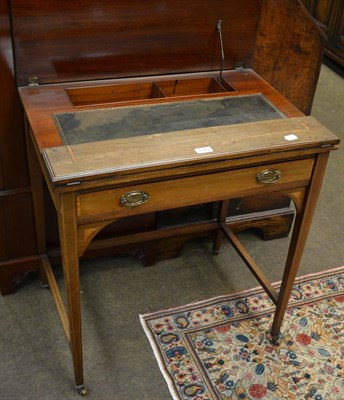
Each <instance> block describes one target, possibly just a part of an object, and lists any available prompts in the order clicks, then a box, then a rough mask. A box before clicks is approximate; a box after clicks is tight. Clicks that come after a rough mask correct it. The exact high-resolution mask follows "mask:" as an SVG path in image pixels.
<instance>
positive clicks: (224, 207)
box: [213, 200, 229, 254]
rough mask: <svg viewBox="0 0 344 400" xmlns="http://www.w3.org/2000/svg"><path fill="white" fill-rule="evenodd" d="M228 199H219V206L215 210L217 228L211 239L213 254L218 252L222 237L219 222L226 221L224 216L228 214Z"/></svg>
mask: <svg viewBox="0 0 344 400" xmlns="http://www.w3.org/2000/svg"><path fill="white" fill-rule="evenodd" d="M228 207H229V200H223V201H219V208H218V211H217V222H218V224H219V229H218V230H217V232H216V233H215V238H214V241H213V252H214V254H219V252H220V247H221V242H222V238H223V233H222V229H220V224H221V223H222V222H226V217H227V214H228Z"/></svg>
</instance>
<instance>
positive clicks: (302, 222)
mask: <svg viewBox="0 0 344 400" xmlns="http://www.w3.org/2000/svg"><path fill="white" fill-rule="evenodd" d="M328 156H329V153H323V154H319V155H318V156H317V159H316V162H315V165H314V170H313V174H312V180H311V184H310V187H309V190H308V194H307V195H306V196H305V199H304V201H303V204H302V206H301V209H300V210H298V215H297V217H296V220H295V224H294V229H293V234H292V238H291V242H290V246H289V252H288V256H287V260H286V265H285V269H284V273H283V278H282V283H281V289H280V292H279V296H278V302H277V307H276V311H275V316H274V319H273V323H272V328H271V339H272V341H274V342H278V338H279V336H280V329H281V325H282V321H283V317H284V314H285V311H286V308H287V305H288V302H289V298H290V294H291V290H292V287H293V284H294V280H295V277H296V274H297V271H298V268H299V264H300V261H301V257H302V253H303V250H304V247H305V243H306V239H307V236H308V232H309V229H310V226H311V222H312V217H313V214H314V211H315V207H316V203H317V200H318V197H319V193H320V188H321V184H322V181H323V177H324V174H325V169H326V165H327V160H328Z"/></svg>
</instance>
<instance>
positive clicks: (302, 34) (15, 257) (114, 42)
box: [0, 0, 323, 294]
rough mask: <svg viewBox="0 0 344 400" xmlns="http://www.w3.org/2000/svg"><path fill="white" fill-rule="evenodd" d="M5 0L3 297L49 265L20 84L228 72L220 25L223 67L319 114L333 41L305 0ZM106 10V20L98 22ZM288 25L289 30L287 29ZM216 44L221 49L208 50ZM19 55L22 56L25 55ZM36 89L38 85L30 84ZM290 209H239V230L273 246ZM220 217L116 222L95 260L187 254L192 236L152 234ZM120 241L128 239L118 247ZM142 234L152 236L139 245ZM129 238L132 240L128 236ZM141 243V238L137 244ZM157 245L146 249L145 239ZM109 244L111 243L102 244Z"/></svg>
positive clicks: (244, 205) (0, 165) (0, 63)
mask: <svg viewBox="0 0 344 400" xmlns="http://www.w3.org/2000/svg"><path fill="white" fill-rule="evenodd" d="M160 3H161V2H159V1H151V0H150V1H145V2H138V1H130V2H124V1H118V2H116V3H114V2H111V1H107V0H96V1H94V0H92V1H91V0H86V1H76V0H75V1H73V2H69V3H68V5H65V6H64V7H63V9H62V8H61V3H60V2H59V1H49V2H42V1H39V0H30V1H26V0H5V1H2V2H1V4H0V16H1V21H2V29H1V32H0V86H1V88H2V93H1V96H0V136H1V137H0V140H1V146H0V230H1V231H0V290H1V293H2V294H6V293H13V291H14V290H15V281H17V280H18V279H19V280H20V279H21V277H22V276H23V274H24V273H25V271H28V270H32V269H37V268H39V266H40V258H39V254H38V253H39V250H38V244H37V242H36V241H35V229H36V228H35V225H34V218H33V208H32V199H31V184H30V182H29V178H28V170H27V157H26V150H25V135H24V128H23V114H22V109H21V105H20V100H19V98H18V94H17V91H16V86H17V85H19V86H25V85H27V84H28V83H29V80H30V79H31V78H35V77H37V78H38V81H39V84H40V85H45V84H48V83H56V82H71V81H87V80H98V81H99V80H102V79H109V78H119V77H122V78H124V77H135V76H136V77H139V76H141V77H142V76H149V75H153V74H159V73H164V74H166V73H182V72H192V71H196V70H197V71H206V70H209V71H211V70H217V69H218V68H219V66H220V64H221V53H220V43H219V37H218V32H217V31H216V23H217V21H218V20H220V19H222V21H223V25H222V27H223V36H224V47H225V60H224V63H223V67H224V69H227V70H228V69H235V68H240V67H244V68H253V69H254V70H255V71H256V72H258V73H259V74H260V76H262V77H263V78H264V79H265V80H266V81H267V82H269V83H270V84H271V85H272V86H273V87H274V88H276V89H277V90H278V91H279V92H280V93H282V94H283V95H284V96H286V97H287V98H288V99H289V100H290V101H291V102H292V103H293V104H294V105H295V106H296V107H298V108H299V109H300V110H301V111H302V112H304V113H305V114H308V113H309V112H310V109H311V104H312V100H313V96H314V92H315V87H316V83H317V79H318V74H319V69H320V61H321V51H322V45H323V40H322V38H321V36H320V35H319V32H318V31H317V29H316V27H315V26H314V23H313V22H312V20H311V19H310V17H309V16H308V15H307V13H306V11H305V10H304V9H303V7H302V6H301V5H300V3H299V1H297V0H290V1H285V0H264V1H262V0H250V1H248V2H246V3H245V7H243V6H241V5H239V3H237V2H234V1H228V2H213V1H212V2H208V1H202V2H200V1H196V0H193V1H190V2H188V3H187V6H186V5H185V2H184V1H174V2H173V4H172V3H170V2H166V4H165V7H163V8H162V7H161V4H160ZM95 11H97V12H95ZM286 21H287V23H286ZM209 39H210V40H209ZM14 50H15V51H14ZM32 81H33V80H32V79H31V82H32ZM46 197H47V204H46V205H47V207H46V213H47V218H46V221H48V223H47V226H46V231H47V243H48V249H49V254H50V256H51V258H54V259H55V260H56V262H58V261H59V247H58V230H57V221H56V217H55V213H54V207H53V204H52V203H51V201H50V200H49V196H48V194H47V193H46ZM289 204H290V202H289V200H288V199H287V198H285V197H283V196H282V197H281V196H278V195H276V196H271V197H270V196H269V197H266V196H264V195H262V196H261V195H259V196H257V197H251V196H245V197H244V198H236V199H232V201H231V202H230V204H229V213H230V215H231V217H230V219H231V222H232V223H233V224H234V223H235V226H236V229H238V230H240V229H245V228H248V227H258V228H259V229H262V231H263V232H264V235H265V237H267V238H272V237H278V236H281V235H286V234H287V233H288V232H289V228H290V226H291V223H292V219H293V211H292V210H291V208H290V207H289ZM199 212H201V214H202V218H204V216H205V217H207V218H209V217H211V216H213V213H214V209H213V205H209V206H206V207H203V208H202V209H201V210H200V209H199V208H195V207H192V208H187V209H185V210H178V211H175V212H173V213H172V214H171V213H167V212H164V213H159V214H157V213H149V214H146V215H142V216H138V217H135V218H130V217H129V218H128V219H127V220H125V221H122V222H120V221H119V222H116V223H114V224H112V225H111V226H109V227H107V228H106V229H104V230H103V231H102V233H101V235H102V239H103V240H102V241H101V242H99V244H97V245H91V246H90V247H89V249H88V250H87V252H86V253H85V257H91V256H96V255H103V254H114V253H116V252H117V253H118V252H122V253H123V252H132V253H134V254H135V255H136V256H137V257H138V258H140V259H142V261H143V262H144V263H145V264H151V263H153V262H154V261H155V260H156V259H159V258H164V257H171V256H176V254H178V251H179V249H180V248H181V246H182V244H183V243H184V242H185V241H186V240H188V239H190V238H193V237H197V236H198V235H204V234H205V233H206V232H195V231H193V232H190V233H189V234H187V235H185V236H184V237H174V238H173V237H171V238H166V237H164V238H162V239H159V237H154V238H153V237H150V236H149V235H148V234H146V233H145V232H148V231H151V230H152V229H153V228H155V227H161V226H167V225H169V224H170V223H171V221H175V220H177V219H178V218H184V217H185V215H188V216H189V217H190V219H191V220H194V219H197V218H198V216H199ZM119 232H121V233H122V237H121V240H120V241H117V242H116V243H114V242H113V241H111V240H108V238H109V237H110V236H112V235H113V234H117V233H119ZM139 234H142V235H139ZM123 235H124V236H123ZM139 237H140V240H139V239H138V238H139ZM142 237H143V238H146V240H145V241H144V240H142V239H141V238H142ZM101 243H102V244H101Z"/></svg>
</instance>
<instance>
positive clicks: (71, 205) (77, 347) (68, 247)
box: [58, 193, 86, 396]
mask: <svg viewBox="0 0 344 400" xmlns="http://www.w3.org/2000/svg"><path fill="white" fill-rule="evenodd" d="M58 221H59V233H60V241H61V255H62V264H63V276H64V281H65V286H66V295H67V314H68V321H69V336H70V349H71V353H72V358H73V367H74V376H75V385H76V388H77V390H78V393H79V394H81V395H83V396H84V395H86V390H85V388H84V386H83V385H84V378H83V359H82V337H81V310H80V276H79V257H78V242H77V224H76V212H75V198H74V194H73V193H67V194H63V195H61V198H60V209H59V210H58Z"/></svg>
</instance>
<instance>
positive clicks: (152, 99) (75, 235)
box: [19, 69, 339, 395]
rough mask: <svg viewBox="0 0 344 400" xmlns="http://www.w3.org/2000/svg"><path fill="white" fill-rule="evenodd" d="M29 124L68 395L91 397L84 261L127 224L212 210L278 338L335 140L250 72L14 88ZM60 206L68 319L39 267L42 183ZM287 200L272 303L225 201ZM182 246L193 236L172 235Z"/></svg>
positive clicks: (212, 224)
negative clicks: (290, 210) (68, 371)
mask: <svg viewBox="0 0 344 400" xmlns="http://www.w3.org/2000/svg"><path fill="white" fill-rule="evenodd" d="M19 92H20V95H21V99H22V102H23V105H24V109H25V113H26V121H27V136H28V155H29V164H30V176H31V182H32V187H33V200H34V209H35V220H36V227H37V241H38V244H39V252H40V254H41V258H42V265H43V270H44V274H45V277H46V279H47V280H48V282H49V285H50V289H51V293H52V295H53V297H54V300H55V302H56V306H57V309H58V312H59V315H60V318H61V321H62V325H63V328H64V331H65V334H66V338H67V341H68V343H69V345H70V349H71V353H72V358H73V365H74V373H75V384H76V387H77V389H78V392H79V393H80V394H81V395H85V394H86V389H85V388H84V378H83V357H82V340H81V314H80V282H79V257H80V256H81V255H82V254H83V253H84V251H85V249H86V248H87V246H88V245H89V243H90V242H91V240H92V239H93V238H94V236H95V235H96V234H97V233H98V232H99V231H100V230H101V229H102V228H104V227H105V226H107V225H109V224H110V223H112V222H114V221H116V220H118V219H120V218H123V217H127V216H135V215H140V214H144V213H148V212H153V211H154V212H155V211H161V210H168V209H172V208H177V207H183V206H191V205H196V204H201V203H207V202H218V204H219V206H218V216H217V218H216V219H215V220H211V221H205V222H198V223H197V225H198V228H199V225H203V226H204V229H212V230H213V231H214V232H216V234H215V235H214V242H213V247H214V251H215V252H218V251H219V249H220V243H221V240H222V238H223V237H225V238H227V239H228V240H229V241H230V242H231V243H232V244H233V246H234V248H235V249H236V250H237V252H238V253H239V255H240V256H241V258H242V259H243V261H244V263H245V264H246V265H247V266H248V268H249V269H250V270H251V271H252V273H253V274H254V275H255V277H256V278H257V280H258V281H259V283H260V284H261V285H262V286H263V288H264V289H265V290H266V292H267V294H268V295H269V296H270V298H271V299H272V301H273V302H274V303H275V304H276V312H275V314H274V318H273V321H272V328H271V340H272V341H277V340H278V338H279V335H280V329H281V324H282V320H283V316H284V313H285V310H286V307H287V304H288V299H289V296H290V292H291V289H292V285H293V282H294V279H295V276H296V273H297V270H298V266H299V262H300V259H301V255H302V251H303V248H304V245H305V241H306V237H307V234H308V231H309V228H310V225H311V219H312V216H313V212H314V209H315V206H316V202H317V198H318V196H319V192H320V188H321V183H322V180H323V176H324V172H325V168H326V164H327V160H328V156H329V153H330V151H332V150H334V149H336V148H337V145H338V143H339V140H338V138H336V137H335V136H334V135H333V134H331V133H330V132H329V131H328V130H327V129H326V128H324V127H323V126H321V125H320V124H319V123H318V122H317V121H316V120H314V119H313V118H311V117H305V116H303V114H302V113H301V112H300V111H298V110H297V108H295V107H294V106H293V105H292V104H291V103H290V102H288V101H287V100H286V99H285V98H284V97H283V96H282V95H280V94H279V93H278V92H277V91H276V90H275V89H273V88H272V87H271V86H270V85H268V84H267V83H266V82H265V81H264V80H263V79H262V78H260V77H259V76H258V75H257V74H256V73H255V72H253V71H252V70H250V69H239V70H232V71H225V72H223V74H222V73H221V74H219V73H218V72H211V73H203V74H184V75H177V76H175V75H170V76H166V75H165V76H156V77H154V78H150V79H144V78H141V79H131V80H130V79H122V80H116V81H111V80H109V81H104V82H102V84H101V85H99V83H98V84H97V83H96V82H85V83H84V84H80V83H79V84H77V83H69V84H68V83H61V84H54V85H44V86H42V87H40V86H33V87H21V88H19ZM42 173H43V176H44V179H45V182H46V185H47V187H48V189H49V192H50V194H51V197H52V200H53V203H54V205H55V208H56V211H57V215H58V224H59V235H60V244H61V256H62V263H63V274H64V280H65V285H66V297H67V307H66V308H65V307H64V304H63V300H62V298H61V295H60V293H59V290H58V287H57V284H56V281H55V278H54V275H53V271H52V269H51V267H50V264H49V260H48V257H47V256H46V248H45V236H44V207H43V185H42V183H43V180H42ZM276 192H279V193H282V194H284V195H286V196H289V197H290V198H291V199H292V200H293V202H294V204H295V208H296V210H297V216H296V219H295V223H294V228H293V233H292V237H291V242H290V248H289V253H288V256H287V260H286V264H285V269H284V273H283V278H282V283H281V287H280V289H279V291H276V290H275V289H274V288H273V287H272V285H271V284H270V282H269V281H268V279H267V278H266V277H265V276H264V274H263V272H262V271H261V270H260V268H259V267H258V266H257V265H256V263H255V262H254V260H253V259H252V258H251V257H250V256H249V254H248V253H247V252H246V250H245V249H244V248H243V246H242V245H241V244H240V242H239V241H238V239H237V238H236V236H235V235H234V234H233V232H232V230H231V229H230V227H229V226H228V225H227V224H226V216H227V210H228V200H229V199H230V198H233V197H238V196H246V195H256V194H262V193H266V194H268V193H276ZM170 229H172V230H173V231H174V233H175V234H176V235H177V234H178V233H179V232H185V231H187V230H192V229H193V224H189V225H183V226H179V227H178V226H177V227H172V228H170Z"/></svg>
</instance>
